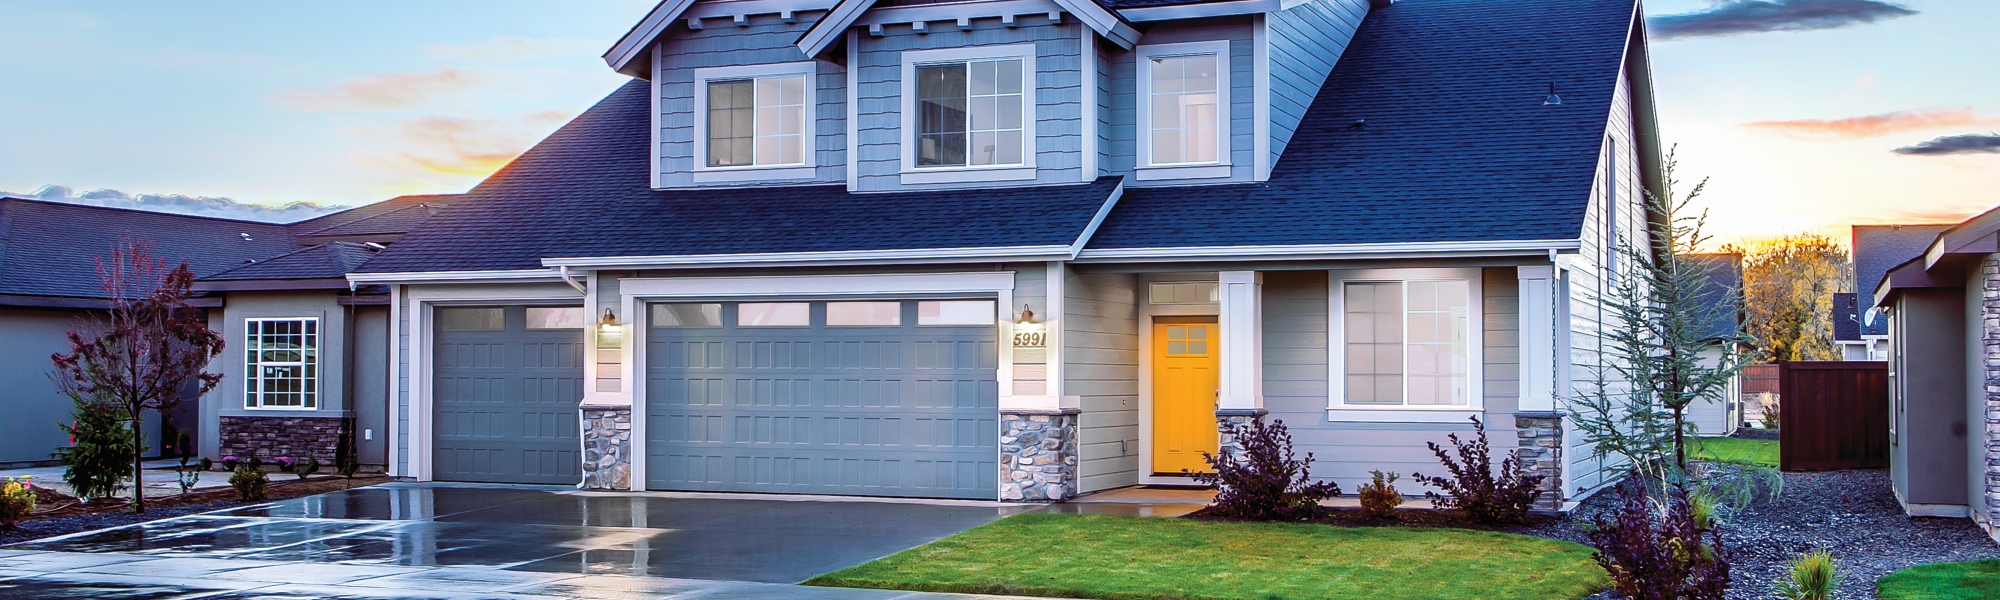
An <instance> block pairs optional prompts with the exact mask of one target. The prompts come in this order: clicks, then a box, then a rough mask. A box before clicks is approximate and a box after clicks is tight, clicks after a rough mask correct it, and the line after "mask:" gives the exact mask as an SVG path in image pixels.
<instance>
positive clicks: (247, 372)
mask: <svg viewBox="0 0 2000 600" xmlns="http://www.w3.org/2000/svg"><path fill="white" fill-rule="evenodd" d="M272 321H297V322H299V323H308V322H309V323H312V324H313V334H312V339H313V346H312V348H313V355H312V360H306V359H305V352H304V349H303V348H301V349H300V352H299V354H300V361H299V363H298V366H299V370H300V371H301V372H302V373H303V371H304V370H305V367H307V366H311V367H313V369H312V371H313V375H312V376H311V377H305V378H303V379H301V380H300V381H301V385H303V382H305V381H311V382H312V383H313V386H312V388H313V392H312V405H311V406H306V405H305V401H304V400H303V399H301V401H300V403H299V406H271V405H266V404H264V397H263V392H262V389H263V387H264V386H263V385H261V384H262V382H263V380H264V378H263V377H262V376H261V374H259V373H252V372H251V369H252V367H253V365H251V364H250V358H249V357H248V356H247V355H242V354H239V355H238V360H241V361H242V363H241V364H242V365H243V409H244V410H271V411H288V412H312V411H317V410H320V409H321V408H322V407H324V406H326V397H325V396H326V389H325V387H324V386H323V385H321V384H322V383H323V381H322V380H323V379H324V378H323V377H321V375H323V374H324V373H323V371H324V370H325V365H326V361H324V360H322V358H323V357H324V353H323V352H322V351H321V350H322V348H324V347H325V346H326V344H325V343H323V339H324V338H325V337H326V328H325V326H324V325H325V324H324V323H322V322H320V318H319V317H248V318H245V319H243V347H244V349H245V350H246V351H247V350H248V349H250V348H252V347H256V346H253V345H252V344H251V343H250V341H251V340H252V339H254V338H256V336H257V335H258V334H257V329H258V328H256V327H254V326H253V324H258V323H266V322H272ZM301 335H303V332H301ZM266 364H267V363H264V362H263V361H258V363H257V364H256V365H254V366H255V367H259V368H261V367H263V366H265V365H266ZM277 364H278V365H284V364H286V363H277ZM251 382H258V383H259V385H258V386H257V389H258V390H259V391H258V392H257V404H256V405H255V406H251V405H250V397H251V392H250V387H251V386H250V384H251Z"/></svg>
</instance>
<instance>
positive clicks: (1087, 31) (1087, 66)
mask: <svg viewBox="0 0 2000 600" xmlns="http://www.w3.org/2000/svg"><path fill="white" fill-rule="evenodd" d="M1081 52H1082V53H1083V57H1082V58H1083V169H1082V171H1083V182H1084V183H1090V182H1092V181H1097V130H1098V122H1097V70H1098V66H1097V32H1096V31H1093V30H1091V28H1089V27H1084V28H1083V49H1082V50H1081Z"/></svg>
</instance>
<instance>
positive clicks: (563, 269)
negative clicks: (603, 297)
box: [556, 265, 590, 297]
mask: <svg viewBox="0 0 2000 600" xmlns="http://www.w3.org/2000/svg"><path fill="white" fill-rule="evenodd" d="M556 273H557V274H559V275H561V276H562V280H563V283H567V284H569V286H570V287H572V288H576V293H579V294H583V295H584V296H586V297H588V296H590V290H589V289H586V288H584V287H583V284H581V283H577V282H576V280H575V279H570V278H569V265H563V266H560V267H556Z"/></svg>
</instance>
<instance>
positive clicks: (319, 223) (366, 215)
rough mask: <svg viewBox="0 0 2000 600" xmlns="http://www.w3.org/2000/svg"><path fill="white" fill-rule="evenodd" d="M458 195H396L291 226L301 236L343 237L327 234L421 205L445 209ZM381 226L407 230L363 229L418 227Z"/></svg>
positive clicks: (373, 229)
mask: <svg viewBox="0 0 2000 600" xmlns="http://www.w3.org/2000/svg"><path fill="white" fill-rule="evenodd" d="M458 196H459V194H414V195H409V196H397V197H394V198H390V199H388V200H383V201H381V202H376V203H374V204H365V205H362V206H356V207H354V208H350V209H347V210H343V211H340V212H337V213H333V214H330V215H324V216H320V217H315V218H311V219H306V220H304V221H299V222H297V223H293V224H291V226H290V227H291V228H292V233H293V234H296V235H301V236H306V235H341V234H337V233H335V234H330V233H327V232H329V231H335V230H341V229H343V228H344V226H346V225H350V224H356V223H359V222H362V221H373V220H376V219H377V218H380V217H385V216H387V215H392V214H406V213H408V212H410V210H411V209H413V208H416V207H418V206H420V205H426V204H429V205H437V206H442V205H445V204H449V203H451V201H452V199H453V198H457V197H458ZM423 214H425V215H428V213H423ZM406 216H411V215H406ZM415 222H416V223H421V222H422V219H421V218H418V219H416V220H415ZM381 223H384V224H386V223H397V224H400V225H405V227H404V228H401V229H393V231H392V230H390V229H385V228H384V227H390V226H388V225H384V224H378V225H372V226H366V227H364V229H365V230H366V231H365V232H366V233H383V232H393V233H402V232H407V231H409V229H408V227H409V226H414V224H415V223H412V222H410V221H408V220H400V221H399V220H391V221H382V222H381Z"/></svg>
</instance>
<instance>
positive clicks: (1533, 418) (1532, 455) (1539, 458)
mask: <svg viewBox="0 0 2000 600" xmlns="http://www.w3.org/2000/svg"><path fill="white" fill-rule="evenodd" d="M1514 429H1515V433H1516V436H1517V437H1518V438H1519V440H1518V444H1517V446H1516V448H1515V449H1514V456H1515V458H1516V459H1518V460H1520V461H1521V468H1522V469H1525V470H1527V471H1529V472H1532V473H1536V474H1539V475H1541V476H1542V484H1541V485H1540V486H1538V487H1537V489H1540V490H1542V495H1541V497H1540V498H1537V499H1536V500H1535V510H1539V511H1558V510H1562V505H1563V500H1562V490H1563V481H1562V472H1563V469H1562V461H1563V455H1562V449H1563V439H1562V435H1563V434H1562V413H1556V412H1519V413H1514Z"/></svg>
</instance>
